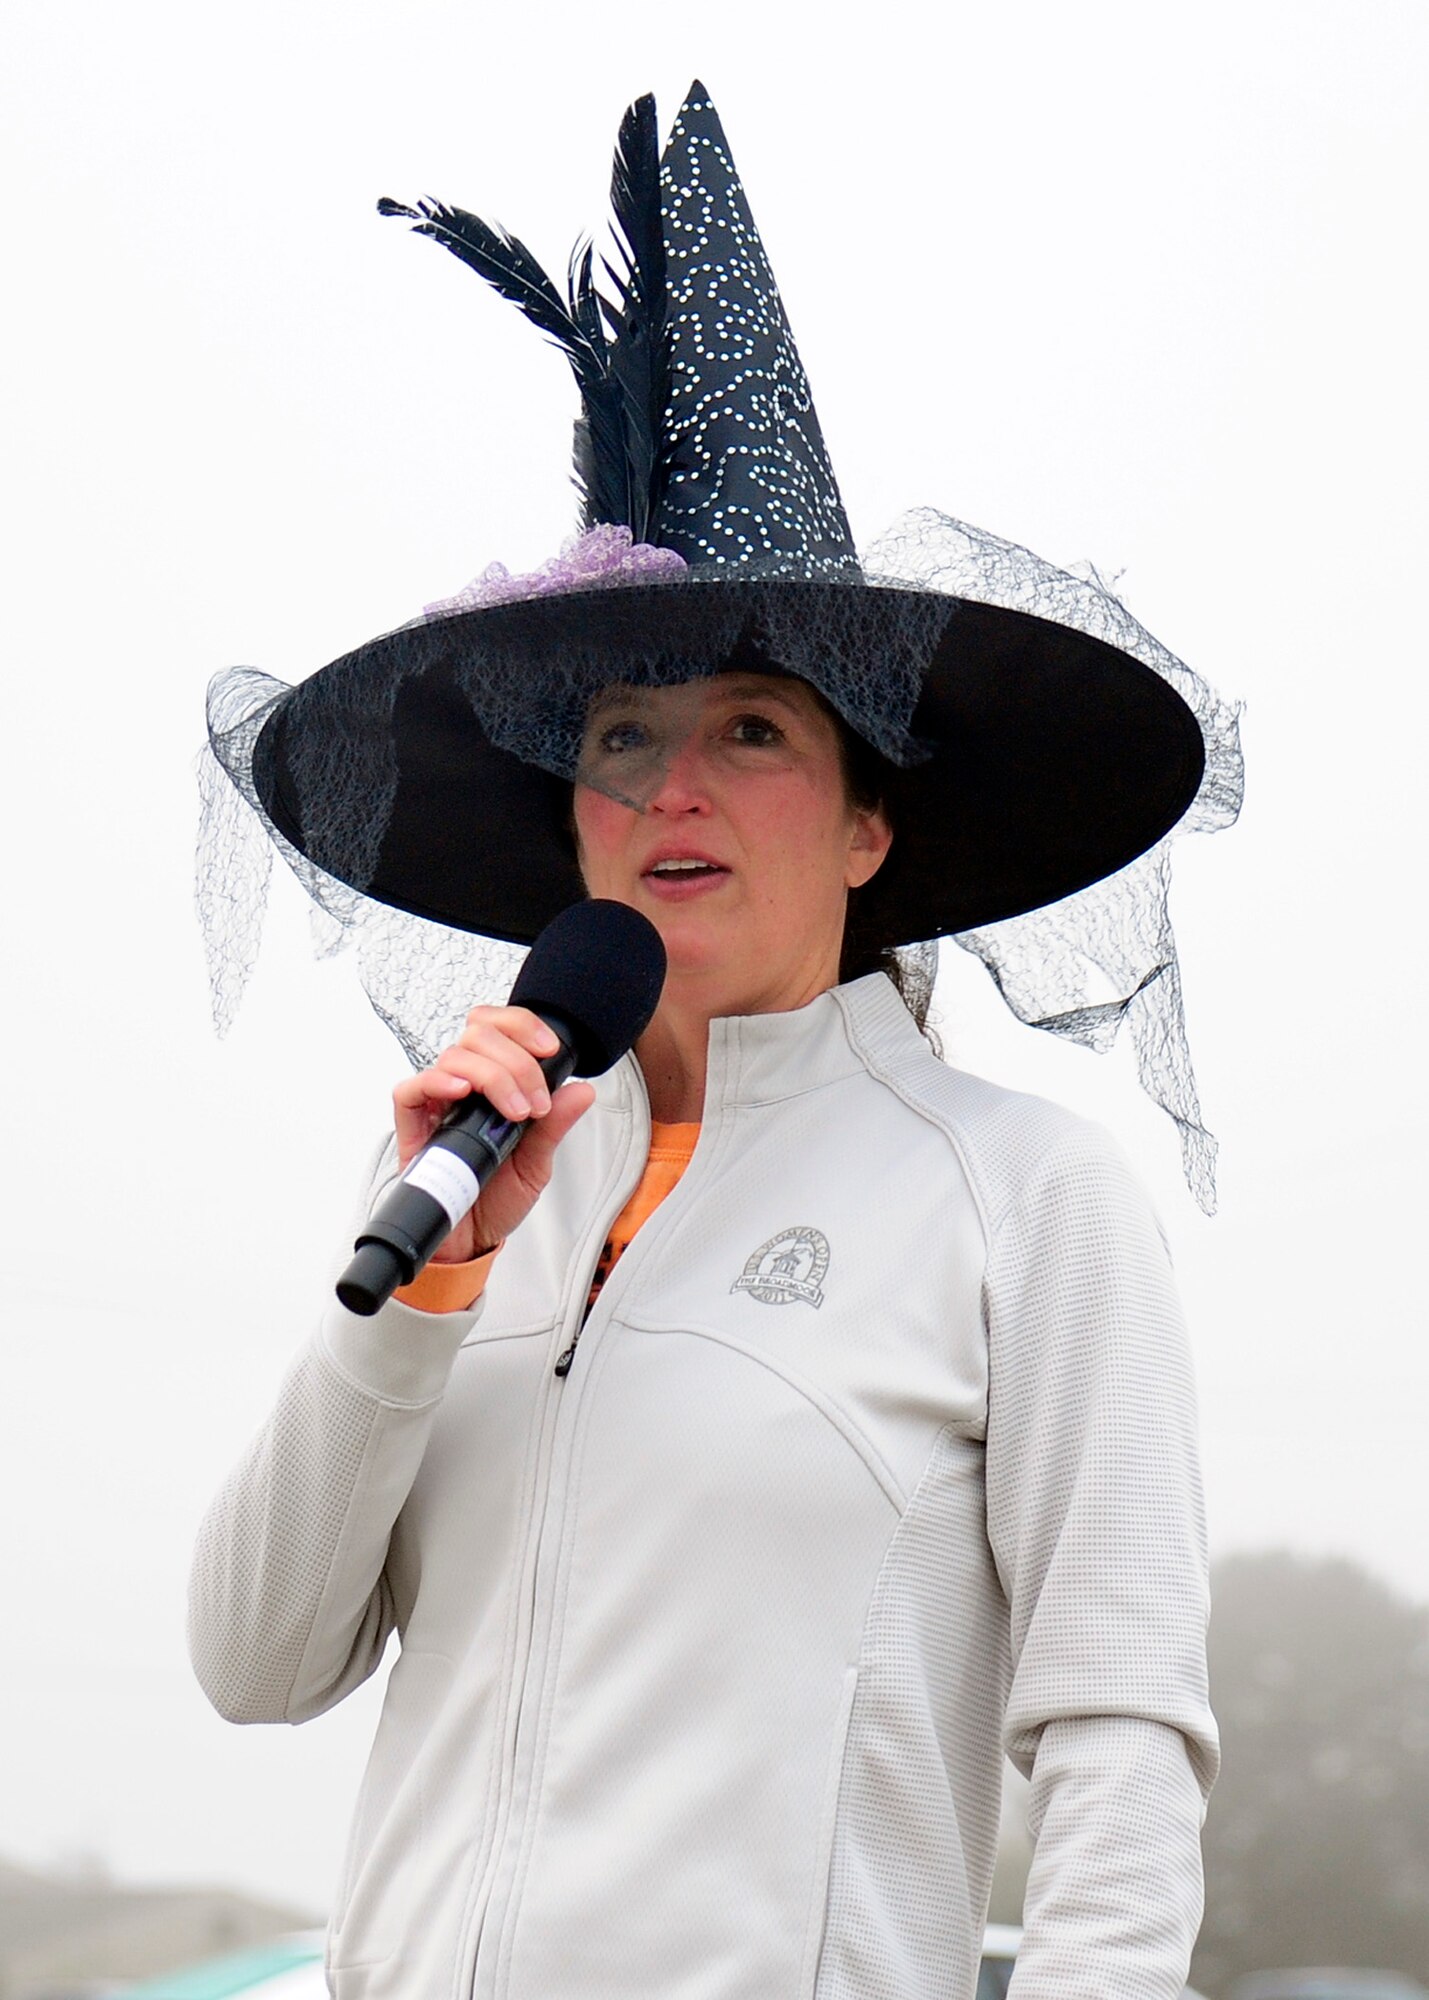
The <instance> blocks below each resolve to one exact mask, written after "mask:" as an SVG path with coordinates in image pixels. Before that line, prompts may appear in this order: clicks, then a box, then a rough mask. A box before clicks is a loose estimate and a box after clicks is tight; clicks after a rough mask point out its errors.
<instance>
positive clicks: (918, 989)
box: [810, 688, 943, 1055]
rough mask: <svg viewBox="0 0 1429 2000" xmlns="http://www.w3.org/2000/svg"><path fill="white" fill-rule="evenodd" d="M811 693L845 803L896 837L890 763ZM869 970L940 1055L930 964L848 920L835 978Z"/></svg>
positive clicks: (851, 898)
mask: <svg viewBox="0 0 1429 2000" xmlns="http://www.w3.org/2000/svg"><path fill="white" fill-rule="evenodd" d="M810 692H811V693H812V694H813V695H814V698H815V700H816V701H817V702H818V703H819V706H820V707H821V708H822V709H823V710H824V713H825V714H826V715H827V716H828V718H829V720H830V722H832V724H833V726H834V734H835V735H836V736H837V738H838V744H839V761H840V763H841V764H842V766H843V777H844V793H845V796H846V797H847V799H848V802H849V804H850V805H851V806H852V807H853V809H854V811H855V812H879V811H881V812H882V813H883V815H884V817H885V818H886V819H887V820H888V823H889V825H890V827H891V828H892V830H893V837H894V839H895V840H896V839H897V838H898V823H897V820H896V819H895V818H894V816H893V811H892V803H891V798H890V791H891V788H890V786H889V783H888V774H889V770H890V766H889V764H888V762H887V760H886V758H884V757H883V756H882V755H881V754H880V752H879V751H877V750H875V749H874V747H873V745H872V744H871V743H869V742H868V741H867V740H866V739H865V738H864V737H862V736H860V735H859V734H858V732H857V730H855V729H851V728H850V727H849V725H848V723H847V722H845V721H844V719H843V717H842V716H841V715H840V714H839V712H838V710H837V709H835V708H833V707H832V706H831V705H830V704H829V703H828V702H827V701H825V700H824V697H823V696H822V695H821V694H820V693H819V692H818V690H817V689H816V688H815V689H811V690H810ZM858 893H859V892H858V890H857V889H851V890H850V891H849V914H850V916H852V914H853V911H854V908H855V907H856V905H855V902H854V899H855V898H856V897H857V895H858ZM934 963H936V961H934ZM870 972H881V973H882V974H883V975H884V977H885V978H886V979H890V980H891V981H892V982H893V987H894V991H895V992H896V993H897V995H898V997H899V999H900V1000H901V1001H902V1002H903V1005H904V1006H905V1007H906V1008H907V1009H908V1012H909V1013H910V1014H911V1015H912V1016H913V1019H914V1020H915V1021H916V1022H917V1024H918V1028H919V1031H920V1033H922V1034H923V1035H925V1036H926V1037H927V1039H928V1041H929V1042H930V1043H931V1044H932V1046H933V1049H934V1051H935V1053H936V1054H938V1055H941V1054H942V1053H943V1051H942V1048H941V1046H940V1045H939V1042H938V1037H937V1034H936V1032H935V1031H934V1030H933V1029H932V1028H930V1027H929V1025H928V1010H929V1008H930V1007H931V1005H932V1002H933V979H932V967H931V966H928V965H920V964H919V963H917V962H916V961H915V960H914V958H913V957H912V956H911V955H910V956H909V957H906V958H905V957H904V956H903V955H902V954H901V953H900V952H899V951H898V950H897V949H896V948H895V947H894V946H893V945H891V944H882V945H881V944H870V943H868V942H867V941H866V940H860V939H859V937H858V932H857V926H856V925H854V924H852V923H847V924H845V926H844V942H843V951H842V953H841V954H840V957H839V982H840V984H843V983H844V982H846V981H847V980H850V979H862V978H863V977H864V976H865V974H867V973H870Z"/></svg>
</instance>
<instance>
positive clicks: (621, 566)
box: [424, 522, 689, 622]
mask: <svg viewBox="0 0 1429 2000" xmlns="http://www.w3.org/2000/svg"><path fill="white" fill-rule="evenodd" d="M688 568H689V564H688V563H687V562H686V561H685V559H684V557H683V556H681V555H677V554H676V553H675V551H674V550H673V549H657V548H655V547H653V546H652V544H651V543H649V542H637V541H634V540H632V538H631V532H630V529H629V528H626V527H615V526H612V525H611V524H610V523H608V522H602V523H601V524H600V525H599V526H597V527H594V528H590V529H588V530H587V532H586V533H585V534H583V535H576V536H574V537H573V538H572V539H571V540H570V541H568V542H566V543H564V544H563V545H562V548H561V552H560V554H559V555H555V556H552V557H551V558H550V560H549V561H548V562H543V563H542V564H541V567H540V568H539V569H535V570H531V571H530V572H529V573H528V574H527V575H525V576H513V575H512V574H511V572H510V570H509V569H507V567H506V565H505V563H499V562H494V563H488V564H487V566H486V568H485V569H484V570H483V571H482V572H481V575H480V576H478V577H474V578H473V579H472V581H471V582H470V583H469V584H467V585H466V586H465V588H464V589H462V590H459V591H458V592H457V593H456V596H455V597H441V598H438V599H437V601H436V603H435V604H428V605H426V606H425V607H424V612H425V615H426V617H428V618H429V619H431V620H432V621H433V622H435V621H436V620H437V619H439V618H454V617H456V615H457V614H458V613H459V612H462V611H480V610H482V609H483V608H484V607H485V606H486V605H488V604H512V603H514V602H515V601H516V600H517V599H518V598H524V597H557V596H561V595H563V594H565V593H567V592H570V591H576V590H601V589H604V588H606V587H607V586H610V585H618V584H624V583H648V582H650V581H652V580H653V579H655V578H658V577H662V576H669V577H674V576H682V575H683V574H684V572H685V571H686V570H687V569H688Z"/></svg>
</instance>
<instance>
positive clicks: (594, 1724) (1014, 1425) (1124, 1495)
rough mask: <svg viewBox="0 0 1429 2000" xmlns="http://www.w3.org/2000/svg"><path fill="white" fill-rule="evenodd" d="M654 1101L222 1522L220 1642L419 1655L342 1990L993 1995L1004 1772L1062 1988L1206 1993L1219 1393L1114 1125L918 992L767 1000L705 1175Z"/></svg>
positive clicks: (362, 1662)
mask: <svg viewBox="0 0 1429 2000" xmlns="http://www.w3.org/2000/svg"><path fill="white" fill-rule="evenodd" d="M648 1144H649V1114H648V1107H647V1103H646V1099H645V1093H644V1088H643V1084H642V1081H641V1078H640V1074H639V1071H638V1068H637V1067H636V1065H635V1064H634V1063H633V1062H631V1061H627V1062H625V1063H623V1064H622V1065H620V1066H619V1067H618V1068H617V1069H616V1070H615V1071H613V1072H612V1073H611V1074H610V1075H609V1076H608V1077H606V1078H605V1079H603V1080H602V1083H601V1086H600V1090H599V1095H598V1099H597V1103H596V1105H595V1106H594V1107H593V1109H592V1110H591V1111H590V1112H589V1113H588V1114H587V1115H586V1117H585V1118H584V1119H583V1120H582V1121H581V1122H580V1124H578V1125H577V1127H576V1128H575V1130H574V1132H573V1133H572V1135H571V1136H570V1138H569V1139H568V1140H567V1141H566V1142H565V1144H564V1145H563V1147H562V1149H561V1152H560V1154H559V1155H558V1160H557V1169H556V1173H555V1176H554V1178H553V1180H552V1183H551V1186H550V1187H549V1188H548V1190H547V1191H546V1193H545V1194H544V1195H543V1197H542V1199H541V1200H540V1202H539V1203H538V1204H537V1207H536V1208H535V1210H534V1211H533V1212H532V1214H531V1216H530V1217H529V1218H528V1220H527V1221H526V1223H524V1224H523V1225H522V1227H521V1229H520V1230H518V1231H517V1232H516V1234H515V1235H514V1236H513V1237H512V1239H511V1241H510V1243H509V1244H508V1245H507V1247H506V1249H505V1250H504V1251H503V1253H502V1255H501V1257H500V1258H499V1259H498V1260H497V1263H496V1266H495V1268H494V1270H493V1273H492V1276H491V1279H490V1282H489V1284H488V1286H487V1290H486V1293H485V1295H484V1297H483V1298H482V1299H481V1300H480V1301H478V1303H477V1306H476V1307H475V1308H474V1309H473V1310H472V1311H471V1312H468V1313H454V1314H445V1315H440V1316H432V1315H427V1314H423V1313H419V1312H416V1311H413V1310H412V1309H410V1308H408V1307H405V1306H401V1305H397V1304H393V1305H389V1306H387V1307H385V1308H384V1309H383V1311H382V1312H381V1313H379V1314H378V1315H377V1316H376V1317H375V1318H373V1319H370V1320H364V1319H359V1318H355V1317H353V1316H352V1315H350V1314H347V1313H346V1312H344V1311H343V1310H342V1308H341V1307H339V1306H337V1305H333V1306H332V1307H331V1308H330V1309H329V1311H328V1314H327V1316H326V1318H325V1320H324V1321H323V1324H322V1326H321V1329H320V1331H319V1333H318V1335H317V1337H316V1339H315V1341H314V1342H313V1344H312V1346H311V1348H310V1350H309V1351H308V1352H307V1354H306V1355H305V1356H304V1357H303V1358H302V1359H301V1360H300V1361H299V1363H298V1364H297V1367H296V1369H295V1370H294V1372H293V1374H292V1375H291V1376H290V1378H289V1380H288V1382H287V1384H286V1386H285V1388H284V1390H283V1392H282V1395H281V1398H280V1400H279V1403H278V1405H277V1408H276V1409H275V1411H274V1414H273V1416H272V1418H271V1420H270V1421H269V1423H268V1424H267V1426H266V1428H265V1429H264V1431H263V1432H262V1433H261V1435H260V1436H259V1437H258V1438H257V1439H256V1441H255V1442H254V1444H253V1446H252V1448H251V1450H250V1451H249V1452H248V1454H247V1455H246V1457H245V1458H244V1460H243V1461H242V1463H241V1464H240V1465H239V1467H238V1468H237V1470H236V1471H235V1473H234V1474H233V1476H232V1478H231V1479H230V1480H229V1482H228V1484H227V1485H226V1487H225V1488H224V1489H223V1491H222V1493H221V1494H220V1496H219V1497H218V1499H217V1500H216V1502H215V1503H214V1506H213V1508H212V1509H211V1510H210V1513H209V1516H208V1518H207V1520H206V1522H205V1524H204V1528H203V1531H202V1535H201V1538H200V1545H199V1549H198V1553H197V1556H196V1559H195V1568H194V1579H193V1594H192V1610H191V1634H192V1646H193V1653H194V1659H195V1663H196V1666H197V1669H198V1672H199V1675H200V1678H201V1680H202V1681H203V1684H204V1686H205V1688H206V1690H207V1691H208V1693H209V1695H210V1698H211V1699H212V1700H213V1702H214V1703H215V1704H216V1706H217V1707H218V1708H219V1709H220V1710H221V1711H222V1712H223V1713H224V1714H225V1715H228V1716H231V1717H232V1718H234V1719H235V1720H239V1721H251V1722H259V1721H289V1722H301V1721H305V1720H307V1719H308V1718H309V1717H311V1716H315V1715H317V1714H319V1713H321V1712H322V1711H323V1710H324V1709H326V1708H328V1707H330V1706H331V1705H332V1704H333V1703H334V1702H337V1701H339V1700H341V1698H342V1697H343V1696H344V1695H345V1694H346V1693H347V1692H348V1691H349V1690H350V1689H352V1688H353V1687H355V1686H356V1685H357V1684H358V1683H359V1682H360V1681H362V1680H364V1679H365V1678H366V1677H367V1676H368V1675H369V1674H371V1673H372V1672H373V1670H374V1668H376V1666H377V1665H378V1662H379V1660H380V1659H381V1657H382V1655H383V1651H384V1649H385V1647H386V1646H387V1643H388V1640H389V1638H390V1637H391V1635H392V1634H393V1632H394V1631H395V1632H396V1633H397V1634H398V1636H399V1638H400V1651H399V1652H398V1655H397V1658H396V1662H395V1665H394V1666H393V1668H392V1671H391V1674H390V1677H389V1680H388V1685H387V1694H386V1701H385V1706H384V1708H383V1713H382V1720H381V1724H380V1727H379V1729H378V1733H377V1738H376V1742H375V1744H374V1747H373V1751H372V1756H371V1761H370V1764H369V1768H368V1772H367V1776H366V1779H365V1782H364V1785H363V1789H362V1794H361V1797H360V1801H359V1805H358V1808H357V1812H356V1816H355V1822H354V1825H353V1829H352V1834H351V1839H350V1844H349V1851H348V1857H347V1862H346V1867H345V1873H344V1879H343V1881H342V1884H341V1887H340V1890H339V1894H338V1899H337V1903H336V1907H335V1910H334V1915H333V1924H332V1937H331V1951H330V1977H331V1979H332V1981H333V1985H334V1990H335V1992H336V1993H337V1995H338V1996H340V2000H393V1997H394V1996H401V2000H970V1996H971V1995H972V1992H973V1987H974V1983H975V1979H976V1969H977V1958H978V1947H979V1941H980V1937H981V1930H982V1922H983V1916H984V1912H985V1908H986V1903H987V1897H988V1891H989V1885H990V1880H991V1875H992V1866H993V1858H994V1851H995V1847H996V1840H997V1826H998V1813H999V1796H1000V1774H1001V1764H1002V1758H1003V1754H1004V1752H1006V1753H1007V1754H1009V1755H1010V1756H1011V1757H1012V1758H1013V1759H1014V1760H1015V1761H1016V1762H1017V1763H1018V1764H1019V1765H1020V1766H1021V1767H1022V1769H1023V1770H1024V1771H1027V1772H1029V1773H1030V1774H1031V1778H1032V1798H1031V1817H1032V1824H1033V1830H1034V1834H1035V1837H1036V1855H1035V1860H1034V1865H1033V1872H1032V1878H1031V1881H1030V1884H1029V1888H1028V1897H1027V1912H1026V1924H1027V1931H1026V1938H1025V1943H1024V1948H1023V1953H1022V1957H1021V1960H1020V1962H1019V1966H1018V1971H1017V1973H1016V1975H1015V1983H1014V1987H1013V1992H1014V1994H1015V1995H1017V1996H1018V2000H1079V1996H1085V2000H1092V1996H1096V2000H1109V1996H1122V1995H1124V1996H1126V2000H1133V1996H1134V2000H1157V1996H1166V2000H1172V1996H1175V1995H1178V1994H1179V1992H1180V1988H1181V1982H1182V1979H1183V1978H1184V1974H1185V1967H1186V1963H1187V1960H1188V1957H1189V1953H1190V1947H1191V1944H1192V1941H1193V1939H1194V1935H1195V1930H1196V1926H1197V1924H1198V1922H1199V1918H1200V1901H1201V1878H1200V1857H1199V1845H1198V1837H1199V1828H1200V1820H1201V1813H1202V1803H1203V1793H1204V1791H1205V1790H1206V1789H1207V1788H1208V1787H1209V1784H1210V1781H1211V1779H1212V1777H1213V1775H1214V1769H1215V1761H1216V1742H1215V1729H1214V1723H1213V1721H1212V1718H1211V1715H1210V1712H1209V1709H1208V1707H1207V1697H1206V1681H1205V1649H1204V1640H1205V1618H1206V1583H1205V1561H1204V1549H1203V1540H1204V1537H1203V1527H1202V1518H1201V1507H1200V1494H1199V1483H1198V1473H1197V1467H1196V1455H1195V1439H1194V1414H1193V1388H1192V1382H1191V1374H1190V1366H1189V1361H1188V1354H1187V1348H1186V1343H1185V1337H1184V1333H1183V1331H1182V1327H1181V1322H1180V1316H1179V1312H1178V1308H1177V1304H1176V1300H1175V1296H1174V1292H1173V1288H1172V1284H1171V1279H1170V1274H1169V1269H1168V1260H1167V1255H1166V1250H1165V1246H1164V1244H1163V1242H1162V1239H1161V1236H1160V1233H1159V1231H1158V1229H1157V1227H1156V1224H1155V1222H1154V1220H1153V1218H1152V1216H1151V1214H1150V1212H1149V1209H1148V1206H1147V1203H1146V1201H1145V1198H1144V1197H1143V1195H1142V1193H1141V1191H1140V1190H1139V1188H1138V1186H1137V1185H1136V1183H1135V1181H1134V1179H1133V1177H1132V1176H1131V1175H1130V1173H1129V1171H1128V1169H1127V1168H1126V1166H1125V1164H1124V1162H1123V1161H1122V1159H1121V1157H1120V1156H1119V1154H1118V1153H1117V1151H1116V1150H1115V1148H1114V1147H1113V1146H1112V1145H1111V1144H1110V1142H1109V1141H1108V1140H1107V1139H1106V1137H1105V1136H1104V1135H1103V1134H1102V1133H1100V1132H1099V1131H1098V1130H1097V1129H1096V1128H1094V1127H1091V1126H1088V1125H1086V1124H1085V1123H1083V1122H1082V1121H1080V1120H1078V1119H1076V1118H1073V1117H1072V1116H1071V1115H1070V1114H1068V1113H1066V1112H1064V1111H1062V1110H1059V1109H1058V1108H1056V1107H1055V1106H1052V1105H1049V1104H1046V1103H1044V1102H1042V1101H1041V1100H1038V1099H1034V1098H1028V1097H1022V1096H1018V1095H1015V1094H1013V1093H1011V1092H1008V1091H1005V1090H1002V1089H999V1088H996V1087H994V1086H992V1085H990V1084H987V1083H984V1082H980V1081H978V1080H976V1079H974V1078H972V1077H969V1076H966V1075H963V1074H960V1073H958V1072H957V1071H955V1070H952V1069H950V1068H948V1067H947V1066H945V1065H944V1064H942V1063H940V1062H939V1061H937V1060H936V1059H935V1058H934V1057H933V1055H932V1054H931V1053H930V1051H929V1050H928V1048H927V1045H926V1043H925V1042H924V1041H923V1040H922V1038H921V1037H920V1036H919V1034H918V1032H917V1030H916V1028H915V1027H914V1025H913V1023H912V1022H911V1020H910V1019H909V1017H908V1015H907V1013H906V1012H905V1010H904V1008H903V1006H902V1003H901V1002H900V1001H899V999H898V998H897V996H896V994H895V993H894V991H893V989H892V987H891V986H890V985H889V984H888V982H887V981H886V980H885V979H883V978H882V976H881V975H874V976H873V977H871V978H868V979H863V980H859V981H857V982H855V983H853V984H852V985H849V986H846V987H840V988H837V989H835V990H834V991H833V992H831V993H828V994H825V995H823V996H822V997H821V998H820V999H818V1000H816V1001H815V1002H814V1003H813V1004H812V1005H810V1006H809V1007H806V1008H804V1009H802V1010H800V1011H799V1012H797V1013H791V1014H772V1015H758V1016H750V1017H740V1018H732V1019H728V1020H723V1021H717V1022H715V1023H714V1024H713V1026H712V1029H711V1039H710V1062H709V1080H708V1087H707V1092H706V1099H705V1112H704V1120H703V1125H702V1129H701V1133H700V1138H699V1142H698V1145H697V1147H696V1151H695V1155H694V1158H693V1160H692V1162H691V1165H690V1167H689V1169H688V1171H687V1172H686V1174H685V1176H684V1178H683V1179H682V1181H681V1182H680V1185H679V1186H678V1187H677V1188H676V1190H675V1191H674V1193H673V1194H671V1195H670V1197H669V1198H668V1200H667V1201H665V1202H664V1203H663V1204H662V1205H661V1207H660V1208H659V1209H658V1210H657V1212H656V1213H655V1215H654V1216H653V1217H652V1219H651V1220H650V1221H649V1222H648V1223H647V1224H646V1226H645V1227H644V1228H642V1229H641V1230H640V1232H639V1234H638V1235H637V1236H636V1237H635V1240H634V1241H633V1243H632V1244H631V1246H630V1248H629V1249H628V1250H627V1251H626V1253H625V1255H624V1256H623V1257H622V1259H621V1260H620V1262H619V1264H618V1265H617V1266H616V1268H615V1270H614V1272H613V1274H612V1275H611V1277H610V1279H609V1281H608V1283H607V1284H606V1286H605V1288H604V1290H603V1291H602V1293H601V1295H600V1298H599V1300H598V1302H597V1303H596V1305H595V1307H594V1308H593V1310H592V1311H591V1313H590V1316H589V1318H588V1320H587V1321H586V1323H585V1327H584V1331H583V1333H582V1334H581V1338H580V1343H579V1346H578V1348H577V1351H576V1357H575V1361H574V1364H573V1365H572V1367H571V1370H570V1373H569V1375H568V1376H566V1377H565V1378H564V1379H561V1378H559V1377H557V1376H556V1375H555V1374H554V1373H553V1366H554V1363H555V1361H556V1358H557V1357H558V1356H559V1355H560V1354H561V1353H562V1351H563V1350H564V1349H565V1348H566V1347H568V1346H569V1344H570V1341H571V1338H572V1335H573V1333H574V1331H575V1329H576V1327H577V1326H578V1325H579V1324H580V1317H581V1313H582V1310H583V1307H584V1305H585V1301H586V1297H587V1293H588V1291H589V1287H590V1280H591V1273H592V1271H593V1270H594V1268H595V1264H596V1260H597V1257H598V1256H599V1253H600V1250H601V1247H602V1245H603V1243H604V1240H605V1236H606V1232H607V1231H608V1229H609V1228H610V1225H611V1222H612V1220H613V1219H614V1217H615V1216H616V1215H617V1214H618V1213H619V1212H620V1210H621V1208H622V1207H623V1206H624V1203H625V1202H626V1200H627V1198H628V1197H629V1195H630V1193H631V1190H632V1188H633V1187H634V1186H635V1184H636V1182H637V1181H638V1179H639V1176H640V1173H641V1169H642V1167H643V1166H644V1163H645V1158H646V1152H647V1148H648Z"/></svg>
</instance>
